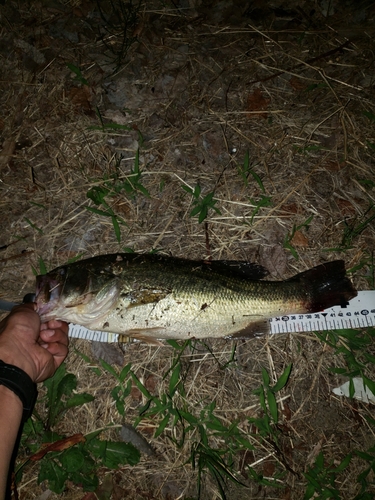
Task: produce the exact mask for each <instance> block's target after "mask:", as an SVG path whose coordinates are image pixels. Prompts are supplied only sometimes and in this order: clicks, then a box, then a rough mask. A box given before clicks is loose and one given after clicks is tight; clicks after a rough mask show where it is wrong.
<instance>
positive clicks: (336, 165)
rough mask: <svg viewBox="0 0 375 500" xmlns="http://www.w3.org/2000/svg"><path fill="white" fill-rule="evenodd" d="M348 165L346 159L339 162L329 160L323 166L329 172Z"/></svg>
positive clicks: (337, 170)
mask: <svg viewBox="0 0 375 500" xmlns="http://www.w3.org/2000/svg"><path fill="white" fill-rule="evenodd" d="M345 165H346V162H345V161H342V162H338V161H337V160H327V161H326V162H325V163H324V164H323V167H324V168H325V169H326V170H328V171H329V172H339V171H340V170H341V169H342V168H344V167H345Z"/></svg>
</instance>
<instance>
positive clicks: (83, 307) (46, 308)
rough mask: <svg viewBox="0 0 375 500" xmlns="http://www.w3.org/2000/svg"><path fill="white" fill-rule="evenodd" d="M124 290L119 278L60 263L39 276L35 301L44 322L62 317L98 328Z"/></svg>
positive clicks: (65, 319)
mask: <svg viewBox="0 0 375 500" xmlns="http://www.w3.org/2000/svg"><path fill="white" fill-rule="evenodd" d="M120 292H121V282H120V280H119V279H118V278H117V277H114V276H113V275H112V276H108V275H102V274H96V273H93V272H92V271H91V270H90V269H86V268H84V267H80V266H71V265H70V266H69V265H67V266H61V267H58V268H57V269H54V270H53V271H51V272H50V273H48V274H45V275H41V276H38V277H37V283H36V296H35V302H36V304H37V312H38V313H39V315H40V317H41V320H42V322H46V321H49V320H51V319H59V320H63V321H67V322H69V323H78V324H80V325H83V326H86V327H87V328H93V329H95V328H98V327H99V326H100V325H101V322H102V319H103V318H105V317H106V315H107V314H108V313H109V312H110V311H112V310H113V307H114V306H115V304H116V302H117V301H118V298H119V295H120Z"/></svg>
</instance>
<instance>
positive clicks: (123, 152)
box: [0, 0, 375, 500]
mask: <svg viewBox="0 0 375 500" xmlns="http://www.w3.org/2000/svg"><path fill="white" fill-rule="evenodd" d="M374 16H375V6H374V4H373V2H371V1H359V2H358V1H357V2H356V1H354V0H353V1H349V0H348V1H346V2H342V1H338V0H337V1H336V0H333V1H331V2H329V1H325V0H322V1H314V2H311V1H303V0H302V1H294V0H286V1H282V0H275V1H273V2H271V1H268V2H261V1H253V2H241V1H239V0H222V1H217V0H211V1H204V0H175V1H173V0H171V1H169V0H167V1H161V0H160V1H158V0H153V1H147V0H144V1H141V2H140V3H139V4H138V3H133V4H131V3H130V4H128V3H125V2H121V0H111V1H110V0H105V1H100V2H99V3H98V2H95V1H94V0H30V1H21V0H18V1H17V0H5V1H4V0H3V1H2V2H0V22H1V26H0V27H1V37H0V61H1V70H0V75H1V77H0V90H1V95H0V102H1V110H2V112H1V115H0V144H1V145H2V149H1V152H0V182H1V184H0V189H1V198H0V206H1V221H0V250H1V254H0V260H1V267H0V272H1V282H0V296H1V297H2V298H5V299H9V300H14V301H20V300H22V297H23V296H24V295H25V294H26V293H27V292H32V291H34V287H35V284H34V283H35V275H34V271H35V270H37V271H38V272H40V270H41V263H44V265H45V267H46V268H47V269H48V270H49V269H52V268H54V267H56V266H57V265H60V264H64V263H66V262H67V261H68V260H69V259H71V258H74V257H76V256H77V255H82V256H83V257H90V256H94V255H98V254H106V253H112V252H120V251H127V250H129V249H131V250H134V251H137V252H149V251H151V250H158V251H160V252H162V253H165V254H169V255H174V256H178V257H189V258H197V259H202V258H212V259H231V260H247V261H252V262H258V263H260V264H262V265H263V266H265V267H266V268H267V269H268V270H269V272H270V276H271V279H284V278H287V277H290V276H292V275H294V274H296V273H297V272H300V271H304V270H306V269H308V268H311V267H313V266H314V265H317V264H319V263H323V262H327V261H329V260H334V259H337V258H342V259H344V260H345V262H346V266H347V269H349V270H353V273H352V275H351V276H352V279H353V282H354V283H355V285H356V287H357V288H358V289H360V290H365V289H371V288H374V266H373V252H374V243H375V229H374V222H373V219H372V216H373V215H374V213H375V212H374V210H375V208H374V203H375V166H374V152H375V128H374V123H375V66H374V64H375V56H374V53H375V52H374V51H375V42H374V33H375V24H374ZM138 167H139V175H138V177H137V180H136V182H135V181H134V179H135V177H134V175H133V177H129V175H132V174H134V173H136V174H137V168H138ZM129 178H130V179H133V181H132V182H130V183H129V182H128V183H126V179H129ZM120 186H122V187H121V189H120ZM124 186H126V187H124ZM196 186H199V187H200V189H201V197H200V201H202V199H203V198H204V197H205V196H206V195H208V194H209V193H213V200H216V203H215V204H212V203H211V204H210V203H208V205H207V208H208V213H207V218H206V219H205V220H204V221H203V222H201V223H200V222H199V220H198V217H197V215H193V216H192V215H191V212H192V209H193V208H194V206H195V205H194V195H192V194H191V193H192V192H193V191H194V189H195V188H196ZM189 188H190V190H191V191H190V193H189V192H188V191H189ZM93 193H94V194H96V195H97V196H101V195H103V193H104V194H107V195H108V193H109V196H107V198H106V202H107V206H104V205H103V204H100V202H98V198H95V196H94V198H95V199H94V198H93ZM195 193H196V194H197V191H195ZM88 194H89V196H88ZM87 207H89V208H91V209H94V210H90V209H88V208H87ZM100 210H101V211H102V212H107V215H105V214H103V213H99V211H100ZM114 220H115V223H114ZM116 221H117V224H118V226H117V224H116ZM114 224H115V225H114ZM116 228H117V229H116ZM119 240H120V241H119ZM71 346H72V348H71V353H70V355H69V358H68V360H67V367H68V370H69V371H71V372H73V373H74V374H75V375H76V376H77V378H78V387H77V391H81V392H89V393H91V394H93V395H95V397H96V399H95V402H94V403H90V404H87V405H84V406H82V407H79V408H77V409H72V410H70V411H69V412H68V413H67V414H66V418H65V419H64V420H63V421H62V422H61V423H60V424H59V429H58V430H59V432H61V433H64V434H66V435H70V434H73V433H75V432H83V433H88V432H91V431H93V430H95V429H98V428H101V427H104V426H107V425H109V424H110V423H113V424H116V425H118V424H121V423H122V419H121V417H120V415H119V414H118V413H117V412H116V410H115V408H114V404H113V400H112V399H111V397H110V394H109V393H110V390H111V388H112V387H113V385H114V380H113V378H111V377H110V376H109V375H108V374H107V375H105V373H102V376H101V377H99V378H98V377H95V376H93V375H92V370H91V367H92V366H93V365H95V364H97V363H98V361H97V358H96V354H95V352H96V351H92V349H91V344H90V343H89V342H87V341H83V340H78V339H72V341H71ZM95 349H97V346H96V347H95ZM116 349H117V351H116V352H117V355H119V356H120V361H119V364H120V365H126V364H127V363H129V362H132V364H133V370H134V371H135V373H136V374H137V376H138V378H139V379H140V380H142V381H143V382H146V381H147V380H148V381H150V380H152V381H153V390H154V392H155V393H160V394H161V393H162V391H163V390H164V389H165V383H164V380H163V375H164V374H165V372H166V371H167V370H168V369H169V367H170V366H171V356H172V354H173V353H172V349H171V347H160V346H152V345H147V344H143V343H133V344H129V345H128V346H127V347H126V348H124V347H123V346H122V347H118V348H117V347H116ZM80 352H83V353H85V355H86V356H88V357H89V358H90V360H91V361H90V362H89V361H87V358H86V360H85V359H84V358H83V357H82V356H81V355H80V354H79V353H80ZM108 356H109V357H110V359H112V360H113V359H114V358H113V356H114V355H113V353H112V354H108ZM111 356H112V358H111ZM116 359H118V356H117V358H116ZM290 363H293V369H292V372H291V376H290V380H289V383H288V385H287V386H286V387H285V389H283V390H282V391H281V393H280V397H281V398H282V401H281V403H280V421H279V424H278V432H279V439H278V442H277V443H275V442H272V440H271V439H269V438H267V439H265V440H262V439H260V438H259V437H256V436H255V437H254V438H253V439H254V446H255V449H254V451H251V452H243V453H242V454H241V453H239V454H237V456H236V457H235V461H236V466H235V467H236V469H237V471H238V472H239V475H240V477H241V481H243V482H244V484H245V485H246V487H242V486H236V485H234V484H233V483H229V485H228V489H227V491H226V496H227V498H228V499H229V500H236V499H240V498H241V499H243V498H246V499H253V498H254V499H255V498H262V499H285V500H298V499H303V498H304V494H305V490H306V487H307V481H306V478H305V476H304V472H306V471H307V469H308V467H309V466H312V465H313V464H314V461H315V459H316V457H317V456H318V455H319V453H320V451H322V452H323V453H324V458H325V462H326V464H334V465H338V464H339V463H340V461H341V460H342V459H343V458H344V457H345V456H346V455H347V454H348V453H349V452H351V451H354V450H363V451H365V450H368V449H369V448H370V447H371V446H374V428H373V427H371V425H370V424H369V423H368V421H367V420H366V417H367V416H371V415H373V406H371V405H367V404H364V403H361V402H359V401H355V400H352V401H351V400H349V399H345V398H344V399H342V398H339V397H338V396H335V395H334V394H333V393H332V392H331V389H332V388H333V387H336V386H337V384H338V383H339V379H338V377H337V376H336V375H334V374H333V373H332V372H331V371H330V368H331V367H332V366H334V367H343V366H345V362H344V360H343V358H342V357H341V356H340V355H334V349H332V348H331V347H329V346H328V345H327V344H325V343H323V342H321V341H320V340H319V339H318V338H317V337H316V336H315V335H314V333H304V334H291V335H280V336H273V337H271V336H266V337H262V338H259V339H249V340H237V341H227V340H217V341H208V342H203V343H200V344H199V345H197V346H196V350H194V351H187V352H186V355H184V357H183V367H184V369H185V370H186V377H185V380H184V383H185V388H186V390H187V392H188V396H187V398H188V400H189V405H190V408H195V409H196V411H197V414H199V409H201V408H203V407H204V406H206V405H207V404H208V403H210V402H211V401H213V400H216V410H215V411H216V414H217V415H218V416H219V417H220V418H222V420H223V421H224V422H225V423H226V424H227V425H228V424H230V423H231V422H237V423H238V426H239V428H240V429H241V430H242V431H243V432H244V433H245V434H249V435H251V433H253V431H254V429H253V428H252V427H251V425H250V423H249V421H248V417H256V416H259V415H261V409H260V407H259V398H258V397H257V396H256V395H254V394H253V391H254V390H255V389H257V388H258V387H259V386H260V385H261V383H262V376H261V369H262V367H265V368H266V369H267V370H268V372H269V373H270V376H271V381H272V383H274V382H275V381H276V380H277V378H278V377H279V376H280V375H281V373H282V372H283V370H284V369H285V367H286V366H287V365H289V364H290ZM368 376H369V377H370V378H371V376H372V377H373V379H374V377H375V373H374V372H373V373H371V372H369V373H368ZM150 377H151V379H150ZM142 403H144V401H143V400H142V395H141V394H140V393H137V391H136V390H134V392H133V393H132V396H131V397H129V401H128V403H127V404H128V407H127V421H128V422H129V423H132V422H134V420H135V418H136V417H137V415H138V413H137V411H138V408H139V407H140V405H141V404H142ZM155 425H156V423H155V422H153V421H152V420H150V421H143V422H142V423H141V424H140V426H139V427H138V429H139V431H140V432H141V433H142V434H143V436H144V437H146V438H147V440H148V441H149V442H150V444H151V445H152V447H153V449H154V450H155V455H152V456H148V455H146V454H143V455H142V459H141V462H140V463H139V464H138V465H137V466H135V467H130V466H129V467H124V468H121V469H120V470H119V471H117V472H116V473H115V474H114V475H113V483H114V484H115V486H116V488H114V490H113V493H112V498H117V499H121V498H129V499H130V498H131V499H177V498H181V499H182V498H186V499H187V498H197V471H196V470H194V469H193V468H192V466H191V463H190V462H189V456H190V451H189V450H190V448H189V445H188V443H187V444H186V445H185V446H183V447H182V448H180V449H178V448H177V447H175V446H174V445H173V443H172V442H171V440H170V439H169V438H168V433H170V435H172V434H173V429H168V428H167V429H166V430H165V432H164V433H163V434H161V435H160V436H159V437H157V438H154V437H153V435H154V432H153V431H154V429H155ZM215 446H217V447H220V446H222V443H220V442H217V443H215ZM247 465H249V466H252V467H253V468H254V470H256V471H257V473H258V474H259V475H260V476H263V477H264V478H265V479H267V480H268V479H270V480H271V479H272V478H273V479H275V480H276V481H277V482H278V485H279V486H280V488H276V487H273V486H269V485H267V484H266V481H263V483H262V482H259V481H258V482H257V481H254V480H252V479H251V478H249V476H248V475H247V473H246V467H247ZM327 467H329V465H327ZM361 467H362V468H361ZM362 470H363V464H362V465H361V464H360V463H359V459H357V458H354V459H353V460H352V462H351V464H350V466H349V467H348V468H347V469H346V470H345V473H344V474H343V475H342V476H340V477H339V479H337V480H336V482H335V488H337V491H339V493H340V498H342V499H353V498H355V496H356V495H357V494H359V492H360V486H359V484H358V483H357V479H356V478H357V476H358V474H359V472H361V471H362ZM37 474H38V469H37V464H36V465H34V466H33V467H30V468H29V469H28V471H27V473H26V474H25V475H24V478H23V480H22V482H21V484H20V485H19V487H18V490H19V498H21V499H25V500H26V499H27V500H28V499H35V498H38V499H42V498H44V499H47V498H50V499H51V500H52V499H54V498H60V497H61V498H66V499H69V500H70V499H80V498H84V493H83V491H82V489H80V488H79V487H77V486H74V485H73V484H69V483H68V484H67V487H66V491H65V492H64V493H63V494H61V495H56V494H52V493H50V492H48V489H47V485H46V484H45V483H42V484H40V485H38V484H37ZM100 474H101V475H100ZM105 474H106V471H99V475H100V478H101V479H103V478H104V476H105ZM369 491H370V490H369ZM372 491H373V494H374V495H375V487H374V488H373V490H372ZM43 495H44V496H43ZM201 498H202V499H216V498H220V493H219V490H218V487H217V485H216V484H215V482H214V481H213V480H212V478H210V477H209V475H208V474H206V475H205V477H204V481H203V489H202V493H201ZM319 498H320V497H319ZM322 498H323V497H322ZM324 498H331V497H327V496H326V497H324ZM332 498H333V497H332ZM335 498H336V497H335ZM361 498H362V497H361ZM368 498H370V497H368Z"/></svg>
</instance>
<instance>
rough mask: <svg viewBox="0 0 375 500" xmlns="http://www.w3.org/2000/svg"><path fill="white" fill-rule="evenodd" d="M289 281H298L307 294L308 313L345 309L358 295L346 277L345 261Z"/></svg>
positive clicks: (338, 261)
mask: <svg viewBox="0 0 375 500" xmlns="http://www.w3.org/2000/svg"><path fill="white" fill-rule="evenodd" d="M289 281H298V282H299V283H300V284H302V285H303V288H304V289H305V290H306V292H307V296H308V301H307V304H306V309H307V312H318V311H322V310H323V309H327V308H329V307H333V306H338V305H340V306H342V307H345V306H346V305H347V303H348V301H349V300H350V299H352V298H353V297H355V296H356V295H357V291H356V290H355V288H354V286H353V284H352V282H351V281H350V279H349V278H348V277H347V276H346V270H345V263H344V261H343V260H334V261H332V262H327V263H326V264H320V265H319V266H316V267H313V268H312V269H309V270H308V271H304V272H302V273H300V274H297V275H296V276H294V277H293V278H291V279H290V280H289Z"/></svg>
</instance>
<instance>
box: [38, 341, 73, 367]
mask: <svg viewBox="0 0 375 500" xmlns="http://www.w3.org/2000/svg"><path fill="white" fill-rule="evenodd" d="M41 347H43V348H44V349H46V350H47V351H48V352H49V353H50V354H51V355H52V356H53V357H54V358H55V360H58V359H61V362H62V361H63V360H64V359H65V358H66V356H67V355H68V346H67V345H64V344H60V343H58V342H52V343H48V344H41Z"/></svg>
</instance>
